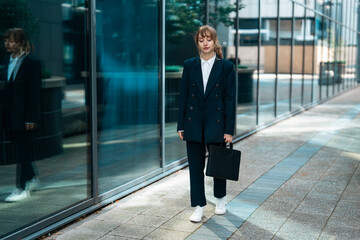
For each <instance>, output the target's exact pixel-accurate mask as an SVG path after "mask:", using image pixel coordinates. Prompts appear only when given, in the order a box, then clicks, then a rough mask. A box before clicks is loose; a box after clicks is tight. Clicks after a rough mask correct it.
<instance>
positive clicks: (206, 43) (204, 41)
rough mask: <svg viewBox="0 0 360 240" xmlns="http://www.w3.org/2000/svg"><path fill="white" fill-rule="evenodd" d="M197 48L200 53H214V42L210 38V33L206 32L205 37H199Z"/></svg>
mask: <svg viewBox="0 0 360 240" xmlns="http://www.w3.org/2000/svg"><path fill="white" fill-rule="evenodd" d="M198 39H199V41H198V46H199V48H200V50H201V52H202V53H204V54H209V53H212V52H214V49H215V42H214V40H213V39H211V37H210V33H209V32H206V33H205V36H201V35H200V36H199V38H198Z"/></svg>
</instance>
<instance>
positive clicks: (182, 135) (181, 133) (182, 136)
mask: <svg viewBox="0 0 360 240" xmlns="http://www.w3.org/2000/svg"><path fill="white" fill-rule="evenodd" d="M178 134H179V137H180V138H181V139H182V140H183V138H184V132H182V131H178Z"/></svg>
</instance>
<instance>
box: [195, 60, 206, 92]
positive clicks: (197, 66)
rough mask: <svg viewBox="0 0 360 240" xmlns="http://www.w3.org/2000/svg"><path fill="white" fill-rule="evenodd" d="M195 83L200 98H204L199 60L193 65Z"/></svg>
mask: <svg viewBox="0 0 360 240" xmlns="http://www.w3.org/2000/svg"><path fill="white" fill-rule="evenodd" d="M194 71H195V82H196V85H197V86H198V88H199V91H200V93H201V96H204V81H203V77H202V70H201V60H200V58H198V59H197V61H196V64H195V70H194Z"/></svg>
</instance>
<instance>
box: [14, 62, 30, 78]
mask: <svg viewBox="0 0 360 240" xmlns="http://www.w3.org/2000/svg"><path fill="white" fill-rule="evenodd" d="M26 57H27V56H25V57H24V59H23V61H22V62H21V64H20V66H19V69H18V71H17V73H16V76H15V78H14V79H13V81H14V82H16V79H18V78H19V77H20V76H21V75H22V73H23V71H24V67H25V65H26V64H27V61H26V60H27V58H26ZM14 71H15V69H14Z"/></svg>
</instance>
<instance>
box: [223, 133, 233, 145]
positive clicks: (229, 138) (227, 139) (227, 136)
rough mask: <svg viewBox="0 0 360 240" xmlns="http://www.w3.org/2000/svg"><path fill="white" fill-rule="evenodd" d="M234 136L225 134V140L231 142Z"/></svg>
mask: <svg viewBox="0 0 360 240" xmlns="http://www.w3.org/2000/svg"><path fill="white" fill-rule="evenodd" d="M232 139H233V137H232V136H231V135H229V134H224V140H225V142H226V143H231V142H232Z"/></svg>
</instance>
